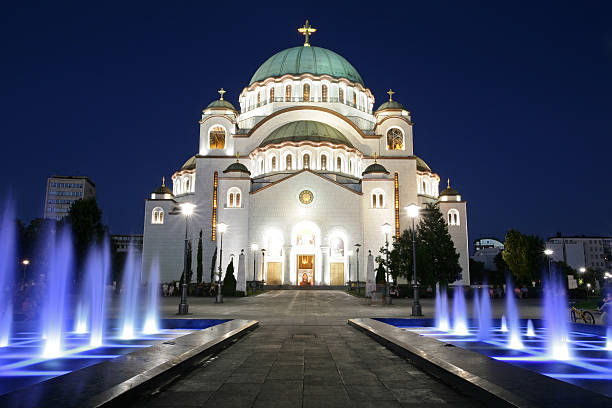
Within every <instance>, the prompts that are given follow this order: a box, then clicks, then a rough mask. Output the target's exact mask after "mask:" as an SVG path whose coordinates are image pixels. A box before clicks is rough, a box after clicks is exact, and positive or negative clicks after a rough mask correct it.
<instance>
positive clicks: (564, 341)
mask: <svg viewBox="0 0 612 408" xmlns="http://www.w3.org/2000/svg"><path fill="white" fill-rule="evenodd" d="M567 316H568V312H567V296H566V294H565V286H564V284H563V282H562V281H561V278H559V277H558V276H556V275H555V274H552V276H551V278H550V279H549V281H548V282H545V284H544V322H545V324H546V327H547V328H548V331H549V336H548V339H549V341H548V345H547V346H548V353H549V355H550V356H551V357H552V358H554V359H556V360H568V359H570V358H571V356H570V353H569V347H568V342H569V334H568V332H569V330H568V318H567Z"/></svg>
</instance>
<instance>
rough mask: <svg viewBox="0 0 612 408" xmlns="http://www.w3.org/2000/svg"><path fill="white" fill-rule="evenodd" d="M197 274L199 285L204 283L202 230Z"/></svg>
mask: <svg viewBox="0 0 612 408" xmlns="http://www.w3.org/2000/svg"><path fill="white" fill-rule="evenodd" d="M197 257H198V259H197V262H198V264H197V266H196V268H197V272H196V281H197V282H198V285H199V284H200V283H202V276H203V275H204V265H203V264H202V230H200V238H199V239H198V255H197Z"/></svg>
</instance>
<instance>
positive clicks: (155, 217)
mask: <svg viewBox="0 0 612 408" xmlns="http://www.w3.org/2000/svg"><path fill="white" fill-rule="evenodd" d="M163 223H164V209H163V208H161V207H155V208H154V209H153V212H152V213H151V224H163Z"/></svg>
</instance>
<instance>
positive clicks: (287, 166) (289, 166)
mask: <svg viewBox="0 0 612 408" xmlns="http://www.w3.org/2000/svg"><path fill="white" fill-rule="evenodd" d="M291 161H292V159H291V155H290V154H288V155H287V158H286V159H285V168H286V169H287V170H291Z"/></svg>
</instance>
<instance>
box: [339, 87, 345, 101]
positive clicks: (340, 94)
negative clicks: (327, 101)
mask: <svg viewBox="0 0 612 408" xmlns="http://www.w3.org/2000/svg"><path fill="white" fill-rule="evenodd" d="M338 99H339V100H340V103H344V90H343V89H342V88H338Z"/></svg>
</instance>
